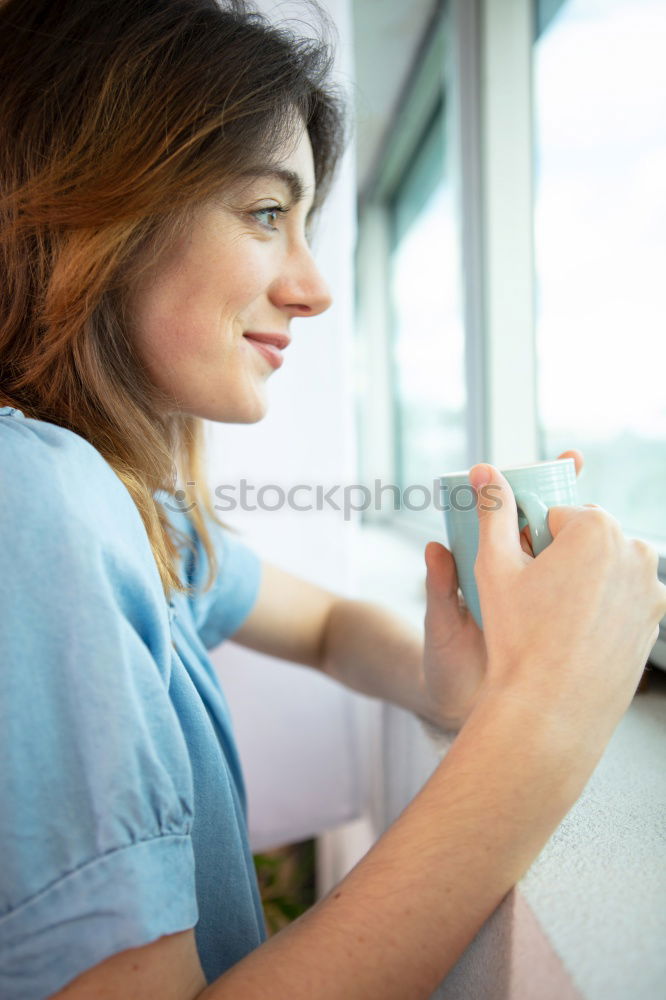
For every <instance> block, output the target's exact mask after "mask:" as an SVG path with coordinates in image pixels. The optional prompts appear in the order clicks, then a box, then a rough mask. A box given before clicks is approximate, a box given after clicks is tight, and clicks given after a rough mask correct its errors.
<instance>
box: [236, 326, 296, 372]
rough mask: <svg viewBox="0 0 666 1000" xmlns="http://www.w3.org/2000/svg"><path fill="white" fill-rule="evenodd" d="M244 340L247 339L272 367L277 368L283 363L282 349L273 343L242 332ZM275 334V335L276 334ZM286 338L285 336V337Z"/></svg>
mask: <svg viewBox="0 0 666 1000" xmlns="http://www.w3.org/2000/svg"><path fill="white" fill-rule="evenodd" d="M243 336H244V338H245V340H248V341H249V342H250V343H251V344H252V346H253V347H254V349H255V350H256V351H258V353H259V354H261V355H262V356H263V357H264V358H265V359H266V360H267V361H268V362H269V363H270V364H271V365H272V366H273V368H279V367H280V365H281V364H282V363H283V361H284V358H283V357H282V351H281V350H280V348H279V347H277V346H276V345H275V344H273V343H267V342H266V340H265V339H264V338H263V337H262V338H261V339H259V337H258V336H257V337H255V336H254V335H253V334H247V333H246V334H244V335H243ZM276 336H277V335H276ZM285 339H287V338H285ZM285 346H286V344H285Z"/></svg>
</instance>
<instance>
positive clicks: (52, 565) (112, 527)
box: [0, 407, 168, 634]
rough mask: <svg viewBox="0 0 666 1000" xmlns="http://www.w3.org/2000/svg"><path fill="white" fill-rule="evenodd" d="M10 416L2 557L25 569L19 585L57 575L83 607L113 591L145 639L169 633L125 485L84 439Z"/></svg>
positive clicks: (1, 441)
mask: <svg viewBox="0 0 666 1000" xmlns="http://www.w3.org/2000/svg"><path fill="white" fill-rule="evenodd" d="M9 409H10V408H8V407H5V408H0V483H1V484H2V494H1V496H2V517H0V554H1V555H2V556H3V557H4V558H5V559H7V560H11V561H13V562H14V563H15V564H18V565H17V566H16V573H15V574H13V575H12V584H13V586H22V585H23V589H30V588H31V587H32V586H33V584H32V583H31V581H34V579H35V577H36V576H37V575H38V574H43V573H44V572H50V573H54V574H58V577H57V578H58V580H59V584H60V586H62V587H63V588H65V589H69V590H70V591H71V592H72V594H74V593H77V594H78V595H79V599H81V598H82V597H83V596H84V594H85V593H87V592H89V591H90V590H91V589H95V588H97V589H98V590H99V592H100V594H101V593H102V592H106V593H107V594H108V600H109V601H111V602H112V603H113V604H114V605H115V606H116V607H117V608H118V610H119V611H121V612H123V613H125V614H126V615H127V617H129V618H131V619H132V620H133V621H135V622H136V627H138V628H139V630H140V631H141V632H142V633H144V634H145V633H146V632H147V631H150V632H151V633H152V632H154V631H155V629H156V628H160V627H161V626H162V625H163V622H162V621H161V619H162V618H163V616H166V615H167V614H168V613H167V610H166V601H165V598H164V592H163V590H162V585H161V581H160V577H159V573H158V570H157V566H156V564H155V560H154V557H153V554H152V549H151V547H150V542H149V540H148V535H147V534H146V531H145V527H144V524H143V521H142V519H141V515H140V514H139V511H138V510H137V508H136V505H135V504H134V502H133V500H132V497H131V496H130V494H129V492H128V490H127V489H126V487H125V485H124V483H123V482H122V480H121V479H120V478H119V477H118V476H117V475H116V473H115V471H114V470H113V469H112V467H111V466H110V465H109V463H108V462H107V461H106V460H105V459H104V457H103V456H102V455H101V454H100V452H98V451H97V449H96V448H94V447H93V446H92V445H91V444H90V442H88V441H86V440H85V438H83V437H81V436H80V435H78V434H75V433H74V432H73V431H70V430H67V429H66V428H64V427H60V426H58V425H56V424H52V423H49V422H47V421H43V420H33V419H31V418H28V417H26V416H24V415H23V414H22V413H21V411H16V410H13V411H11V412H10V413H8V412H7V411H8V410H9ZM149 622H150V623H151V625H150V626H149V624H148V623H149Z"/></svg>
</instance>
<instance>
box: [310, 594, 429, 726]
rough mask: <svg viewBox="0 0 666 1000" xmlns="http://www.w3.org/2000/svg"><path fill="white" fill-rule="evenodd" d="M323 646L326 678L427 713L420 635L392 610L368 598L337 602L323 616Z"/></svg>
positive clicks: (426, 714)
mask: <svg viewBox="0 0 666 1000" xmlns="http://www.w3.org/2000/svg"><path fill="white" fill-rule="evenodd" d="M323 651H324V652H323V662H322V668H323V670H324V671H325V673H326V674H328V676H329V677H333V678H334V679H335V680H337V681H339V682H340V683H341V684H345V685H346V686H347V687H350V688H353V689H354V690H355V691H360V692H361V693H362V694H366V695H370V696H371V697H373V698H382V699H383V700H384V701H390V702H392V703H393V704H394V705H399V706H400V707H401V708H405V709H407V710H408V711H411V712H415V713H416V714H418V715H424V716H426V717H427V716H428V713H429V711H430V707H429V702H428V699H427V698H426V696H425V694H424V685H423V634H422V633H420V632H419V631H418V630H417V629H415V628H413V627H412V626H411V625H410V624H409V623H408V622H406V621H404V620H403V619H401V618H399V617H398V616H397V615H395V614H394V613H393V612H390V611H388V610H385V609H384V608H382V607H381V606H380V605H378V604H374V603H372V602H370V601H358V600H346V599H342V600H340V601H338V602H337V603H336V604H335V605H334V606H333V608H332V610H331V613H330V615H329V618H328V622H327V626H326V632H325V638H324V644H323ZM432 721H436V720H434V719H433V720H432Z"/></svg>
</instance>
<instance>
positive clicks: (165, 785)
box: [0, 406, 266, 1000]
mask: <svg viewBox="0 0 666 1000" xmlns="http://www.w3.org/2000/svg"><path fill="white" fill-rule="evenodd" d="M0 483H1V484H2V492H1V494H0V496H1V501H2V507H1V509H0V556H1V558H2V571H1V573H0V677H1V678H2V682H1V685H0V859H1V862H0V865H1V867H0V997H2V998H3V1000H37V998H40V1000H41V998H43V997H46V996H48V995H50V994H51V993H54V992H56V991H57V990H58V989H60V988H62V987H63V986H64V985H65V983H67V982H69V981H70V980H71V979H73V978H74V977H75V976H77V975H78V974H79V973H81V972H83V971H84V970H85V969H88V968H91V967H92V966H94V965H96V964H98V963H99V962H101V961H102V960H103V959H105V958H108V957H109V956H110V955H113V954H115V953H117V952H119V951H122V950H124V949H126V948H133V947H138V946H140V945H143V944H147V943H148V942H150V941H153V940H155V939H157V938H158V937H161V936H162V935H164V934H172V933H175V932H177V931H182V930H186V929H187V928H190V927H194V926H196V930H195V934H196V942H197V947H198V950H199V956H200V960H201V964H202V967H203V970H204V973H205V975H206V977H207V979H208V981H209V982H210V981H211V980H213V979H215V978H217V977H218V976H219V975H221V974H222V973H223V972H224V971H225V970H226V969H228V968H229V967H230V966H231V965H233V964H234V963H235V962H237V961H239V960H240V959H241V958H243V956H244V955H246V954H247V953H248V952H249V951H251V950H252V949H253V948H255V947H257V946H258V945H259V944H261V942H262V941H263V940H265V937H266V931H265V926H264V920H263V913H262V907H261V901H260V898H259V893H258V890H257V882H256V876H255V870H254V865H253V860H252V855H251V852H250V848H249V846H248V837H247V827H246V799H245V788H244V784H243V778H242V773H241V767H240V763H239V760H238V755H237V752H236V746H235V743H234V736H233V731H232V725H231V719H230V717H229V710H228V706H227V703H226V701H225V698H224V695H223V693H222V689H221V687H220V684H219V682H218V680H217V677H216V674H215V672H214V670H213V667H212V665H211V662H210V659H209V657H208V655H207V652H206V650H207V649H211V648H212V647H213V646H216V645H217V644H218V643H220V642H222V640H223V639H225V638H227V637H228V636H230V635H232V634H233V632H234V631H235V630H236V629H237V628H238V627H239V626H240V625H241V624H242V622H243V621H244V619H245V618H246V617H247V615H248V613H249V611H250V609H251V608H252V605H253V603H254V601H255V598H256V595H257V591H258V587H259V581H260V575H261V564H260V561H259V559H258V557H257V555H256V554H255V553H254V552H253V551H252V550H251V549H250V548H248V547H247V546H245V545H244V544H243V543H242V542H240V541H239V540H238V539H237V538H236V537H235V536H234V535H233V534H232V533H231V532H229V531H226V530H224V529H222V528H221V527H220V526H219V525H217V524H215V523H212V524H211V525H210V528H211V532H212V536H213V538H214V540H215V544H216V551H217V555H218V558H219V564H220V569H219V572H218V577H217V580H216V582H215V584H214V585H213V587H212V588H211V590H209V591H208V592H207V593H205V594H200V595H198V596H193V597H189V596H187V595H184V594H177V595H176V596H175V598H174V599H173V600H172V601H171V604H170V606H169V604H168V603H167V601H166V599H165V597H164V591H163V590H162V585H161V582H160V577H159V574H158V571H157V567H156V565H155V562H154V559H153V556H152V552H151V549H150V545H149V542H148V536H147V534H146V531H145V529H144V526H143V522H142V520H141V517H140V515H139V512H138V510H137V509H136V507H135V505H134V503H133V502H132V499H131V497H130V494H129V493H128V491H127V489H126V488H125V486H124V485H123V483H122V482H121V480H120V479H119V478H118V476H117V475H116V474H115V472H114V471H113V469H112V468H111V466H110V465H109V464H108V463H107V462H106V461H105V459H104V458H103V457H102V456H101V454H100V453H99V452H98V451H97V450H96V449H95V448H94V447H93V446H92V445H91V444H90V443H89V442H88V441H86V440H85V439H84V438H82V437H81V436H79V435H78V434H75V433H73V432H72V431H69V430H66V429H64V428H62V427H59V426H57V425H55V424H51V423H48V422H46V421H42V420H32V419H28V418H27V417H26V416H25V415H24V414H23V413H22V412H21V411H20V410H17V409H15V408H12V407H7V406H5V407H0ZM166 497H167V495H166V494H164V496H163V497H159V498H160V499H165V498H166ZM170 503H171V506H176V504H175V502H174V500H173V499H171V501H170ZM169 516H170V518H171V519H172V522H173V524H174V525H175V526H176V527H177V528H178V529H179V530H181V531H183V532H187V534H188V535H189V536H190V537H192V538H193V539H194V541H195V544H196V545H197V551H198V553H199V554H200V558H199V559H198V560H197V561H196V562H195V560H194V559H193V556H192V555H191V553H190V550H189V549H187V548H185V547H184V548H183V549H182V550H181V569H182V572H183V574H184V577H183V582H189V583H195V584H196V583H200V582H201V581H204V580H205V578H206V575H207V566H206V562H205V553H204V550H203V548H202V546H201V544H200V541H199V539H198V536H197V535H196V533H195V531H194V529H193V527H192V525H191V522H190V520H189V518H188V517H187V516H186V514H185V512H183V511H171V512H169Z"/></svg>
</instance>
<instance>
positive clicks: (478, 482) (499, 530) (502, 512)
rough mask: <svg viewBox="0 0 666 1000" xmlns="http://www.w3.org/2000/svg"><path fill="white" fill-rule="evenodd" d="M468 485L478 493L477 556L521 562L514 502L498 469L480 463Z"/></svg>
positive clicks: (521, 556)
mask: <svg viewBox="0 0 666 1000" xmlns="http://www.w3.org/2000/svg"><path fill="white" fill-rule="evenodd" d="M469 481H470V483H471V484H472V486H473V487H474V488H475V490H476V491H477V503H476V511H477V515H478V518H479V556H480V557H481V559H485V558H486V557H487V556H488V555H491V554H492V555H494V554H496V553H502V554H503V555H504V557H505V558H507V559H513V560H515V561H516V562H517V561H520V563H521V564H522V563H523V561H524V556H525V553H524V552H523V549H522V546H521V544H520V533H519V531H518V508H517V507H516V498H515V497H514V495H513V491H512V489H511V487H510V486H509V483H508V481H507V480H506V479H505V478H504V476H503V475H502V473H501V472H500V471H499V469H496V468H495V466H494V465H488V464H487V463H485V462H484V463H482V464H480V465H474V466H472V468H471V469H470V471H469Z"/></svg>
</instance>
